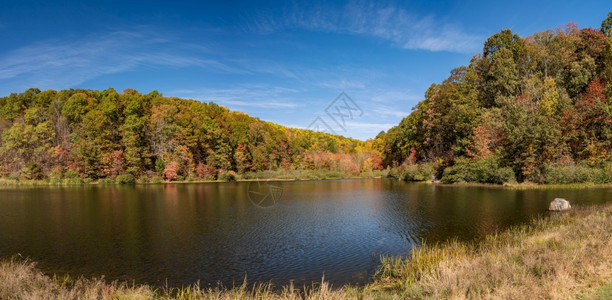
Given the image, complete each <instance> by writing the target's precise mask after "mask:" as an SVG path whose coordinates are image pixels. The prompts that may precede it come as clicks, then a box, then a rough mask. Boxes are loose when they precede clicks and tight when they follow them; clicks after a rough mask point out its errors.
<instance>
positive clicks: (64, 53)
mask: <svg viewBox="0 0 612 300" xmlns="http://www.w3.org/2000/svg"><path fill="white" fill-rule="evenodd" d="M170 45H172V46H173V47H169V46H170ZM170 49H172V51H170ZM182 50H185V49H181V48H180V46H179V47H178V49H177V45H176V44H174V43H173V41H172V40H169V39H166V38H163V37H161V36H159V35H157V34H155V33H153V32H152V31H147V30H142V29H138V30H134V31H113V32H108V33H105V34H96V35H90V36H84V37H80V38H78V39H74V40H67V39H61V40H57V39H56V40H47V41H43V42H38V43H34V44H31V45H28V46H24V47H22V48H18V49H15V50H12V51H10V52H8V53H6V55H4V56H3V57H2V58H1V59H0V79H2V80H9V79H18V81H19V82H20V83H21V84H23V85H26V86H28V85H30V86H38V87H40V88H58V87H65V86H72V85H77V84H79V83H82V82H84V81H86V80H88V79H91V78H95V77H98V76H100V75H105V74H114V73H119V72H123V71H127V70H131V69H134V68H138V67H156V66H164V67H177V68H178V67H188V66H200V67H205V68H207V69H209V70H212V71H218V72H231V73H248V71H247V70H244V69H242V68H240V67H236V66H232V65H229V64H226V63H224V62H222V61H219V60H217V59H213V58H210V59H206V58H202V57H203V55H201V53H200V55H191V53H190V52H189V51H194V50H193V48H189V49H186V50H185V51H182ZM187 50H188V51H187ZM181 51H182V52H181ZM204 57H205V56H204Z"/></svg>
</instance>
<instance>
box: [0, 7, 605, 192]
mask: <svg viewBox="0 0 612 300" xmlns="http://www.w3.org/2000/svg"><path fill="white" fill-rule="evenodd" d="M0 133H1V139H0V176H2V177H5V178H22V179H30V180H48V181H52V180H65V179H74V180H77V181H78V180H81V181H98V180H107V181H108V180H115V179H120V180H126V181H127V182H130V181H133V180H138V181H142V182H148V181H153V180H158V181H161V180H167V181H175V180H188V179H201V180H215V179H217V180H232V179H236V178H249V177H251V178H252V177H255V176H257V174H259V173H261V172H266V171H275V172H279V173H278V174H280V173H282V172H291V171H308V172H319V171H320V172H335V174H342V176H346V177H349V176H359V175H360V174H361V175H364V174H366V175H376V176H396V177H399V178H402V179H404V180H413V181H422V180H431V179H433V178H435V179H440V180H441V181H442V182H446V183H458V182H482V183H505V182H534V183H572V182H595V183H605V182H611V181H612V164H611V163H610V162H611V161H612V14H611V15H609V17H608V18H607V19H606V20H604V21H603V23H602V26H601V29H592V28H583V29H579V28H577V26H576V25H574V24H568V25H567V26H565V27H563V28H558V29H556V30H548V31H544V32H539V33H536V34H533V35H532V36H528V37H520V36H518V35H517V34H515V33H513V32H512V31H510V30H503V31H501V32H499V33H496V34H494V35H492V36H491V37H489V38H488V39H487V40H486V42H485V44H484V47H483V51H482V53H480V54H477V55H475V56H474V57H473V58H472V60H471V61H470V62H469V64H468V65H467V66H463V67H458V68H456V69H454V70H452V71H451V72H450V76H449V77H448V78H447V79H446V80H444V81H443V82H442V83H439V84H432V85H431V87H430V88H429V89H428V90H427V92H426V94H425V99H424V100H423V101H421V102H419V103H418V104H417V105H416V107H414V108H413V111H412V113H411V114H410V115H408V116H406V117H405V118H404V119H403V120H402V121H401V122H400V124H399V125H397V126H395V127H393V128H391V129H390V130H388V131H387V132H381V133H380V134H379V135H378V136H376V137H375V138H374V139H370V140H367V141H360V140H356V139H351V138H345V137H342V136H338V135H330V134H326V133H320V132H313V131H309V130H304V129H295V128H288V127H284V126H281V125H277V124H274V123H271V122H265V121H262V120H259V119H257V118H254V117H251V116H248V115H246V114H244V113H240V112H235V111H230V110H228V109H227V108H225V107H223V106H220V105H217V104H215V103H212V102H211V103H205V102H200V101H195V100H185V99H179V98H173V97H164V96H162V95H161V94H160V93H158V92H156V91H153V92H151V93H148V94H141V93H139V92H138V91H135V90H125V91H123V92H117V91H115V90H114V89H112V88H109V89H106V90H102V91H97V90H81V89H70V90H61V91H54V90H47V91H40V90H38V89H36V88H32V89H29V90H26V91H25V92H22V93H14V94H11V95H9V96H7V97H3V98H0Z"/></svg>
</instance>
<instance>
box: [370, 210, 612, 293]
mask: <svg viewBox="0 0 612 300" xmlns="http://www.w3.org/2000/svg"><path fill="white" fill-rule="evenodd" d="M611 241H612V205H607V206H603V207H602V206H600V207H593V208H588V209H586V208H583V209H577V210H574V211H572V212H569V213H561V214H554V215H553V216H551V217H550V218H546V219H539V220H535V221H534V222H533V223H532V224H531V225H530V226H520V227H515V228H513V229H511V230H508V231H506V232H504V233H502V234H498V235H491V236H489V237H487V238H486V239H485V240H484V241H481V242H479V243H474V244H466V243H458V242H450V243H447V244H444V245H435V246H429V247H422V248H416V249H414V251H413V252H412V256H411V258H409V259H406V260H402V259H397V258H385V259H383V264H382V267H381V269H380V270H379V274H378V276H379V278H378V280H377V281H376V282H375V283H373V284H372V285H370V288H374V289H380V290H386V291H390V292H395V293H399V294H401V295H402V296H403V297H406V298H418V299H422V298H434V299H575V298H583V297H587V296H588V295H589V294H590V292H591V291H592V290H594V289H599V288H600V287H601V286H605V285H606V284H607V283H610V282H612V242H611Z"/></svg>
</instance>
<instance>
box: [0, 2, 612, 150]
mask: <svg viewBox="0 0 612 300" xmlns="http://www.w3.org/2000/svg"><path fill="white" fill-rule="evenodd" d="M3 2H4V3H3V5H2V6H3V8H2V9H1V10H0V40H2V43H0V96H6V95H8V94H10V93H12V92H21V91H24V90H25V89H27V88H29V87H38V88H40V89H42V90H44V89H55V90H60V89H66V88H86V89H105V88H108V87H113V88H115V89H116V90H118V91H122V90H123V89H126V88H134V89H137V90H139V91H141V92H143V93H148V92H150V91H152V90H158V91H159V92H161V93H162V94H164V95H165V96H177V97H182V98H191V99H196V100H201V101H206V102H208V101H213V102H216V103H218V104H221V105H224V106H227V107H228V108H230V109H232V110H237V111H243V112H246V113H248V114H250V115H252V116H255V117H258V118H260V119H262V120H267V121H273V122H276V123H279V124H282V125H286V126H291V127H298V128H307V127H309V126H311V124H313V121H315V120H318V121H316V122H315V123H314V125H312V126H311V128H315V127H316V125H317V124H318V125H320V124H323V123H317V122H319V121H320V120H323V122H324V124H326V125H327V129H326V130H327V131H334V132H335V133H338V134H342V135H345V136H351V137H355V138H359V139H367V138H370V137H374V136H375V135H376V134H377V133H378V132H380V131H381V130H387V129H389V128H390V127H392V126H394V125H396V124H397V123H398V122H399V121H400V120H401V119H402V118H403V117H404V116H406V115H407V114H409V113H410V111H411V108H412V107H413V106H414V105H415V104H416V103H417V102H418V101H420V100H422V98H423V94H424V92H425V90H426V89H427V87H429V85H430V84H431V83H434V82H440V81H442V80H444V79H445V78H446V77H447V76H448V74H449V71H450V70H451V69H453V68H455V67H458V66H461V65H466V64H467V63H469V60H470V58H471V57H472V56H473V55H474V54H476V53H479V52H481V51H482V45H483V43H484V41H485V40H486V38H487V37H488V36H490V35H491V34H494V33H496V32H498V31H500V30H501V29H504V28H510V29H512V31H514V32H516V33H518V34H519V35H521V36H523V37H524V36H528V35H530V34H532V33H535V32H539V31H543V30H546V29H551V28H553V29H554V28H556V27H559V26H562V25H564V24H566V23H568V22H576V23H577V24H578V26H579V27H580V28H582V27H594V28H598V27H599V26H600V24H601V21H602V20H603V19H604V18H605V17H606V15H607V13H608V11H610V10H612V4H611V3H610V2H609V1H590V2H589V1H586V2H585V1H563V2H562V1H542V2H538V1H504V2H503V3H496V1H439V2H434V1H422V2H412V1H405V2H404V1H401V2H400V1H397V2H382V1H371V2H370V1H348V2H331V1H326V2H323V1H321V2H317V1H262V2H259V3H255V2H240V1H228V2H222V1H217V2H216V3H212V1H211V2H210V3H209V2H204V1H201V2H200V1H198V2H182V3H178V2H179V1H173V2H168V3H165V2H156V1H144V2H136V1H40V2H33V1H3ZM125 2H130V3H125ZM175 2H176V3H175ZM341 92H345V93H346V95H347V96H348V97H349V98H350V100H352V101H350V100H347V99H346V98H342V97H341V98H340V99H339V100H338V101H336V102H334V100H335V99H336V98H337V96H338V95H339V94H340V93H341ZM342 101H346V102H342ZM332 102H334V104H333V105H332V106H331V110H330V109H327V108H328V107H330V104H331V103H332ZM339 104H344V105H339ZM347 106H348V107H352V109H351V110H350V111H345V112H344V113H343V114H344V115H345V117H344V122H342V120H341V119H340V118H338V117H337V116H338V115H336V118H335V121H334V119H333V118H331V117H332V116H334V115H333V114H332V115H331V116H330V115H329V114H327V113H326V109H327V112H333V111H334V108H336V107H340V108H341V107H347ZM336 112H337V111H336ZM336 121H337V122H336ZM317 128H319V129H320V130H322V129H325V128H326V126H318V127H317Z"/></svg>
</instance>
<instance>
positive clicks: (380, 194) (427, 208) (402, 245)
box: [0, 179, 612, 286]
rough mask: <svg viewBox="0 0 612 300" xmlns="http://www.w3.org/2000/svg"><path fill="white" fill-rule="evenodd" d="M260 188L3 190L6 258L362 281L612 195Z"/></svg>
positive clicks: (217, 278) (54, 267) (115, 273)
mask: <svg viewBox="0 0 612 300" xmlns="http://www.w3.org/2000/svg"><path fill="white" fill-rule="evenodd" d="M256 184H257V183H246V182H241V183H199V184H161V185H148V186H135V187H116V186H109V187H104V186H85V187H63V188H31V189H14V190H13V189H2V190H0V257H10V256H12V255H15V254H17V253H20V254H21V255H23V256H24V257H30V258H32V259H33V260H35V261H37V262H39V266H40V267H41V268H42V269H43V270H44V271H46V272H52V273H69V274H71V275H76V276H78V275H86V276H101V275H105V277H106V278H108V279H121V280H129V281H136V282H137V283H149V284H153V285H158V286H162V285H165V284H166V282H167V283H168V284H169V285H171V286H175V285H181V284H191V283H193V282H196V281H198V280H199V281H200V282H201V283H202V285H203V286H205V285H208V284H211V285H216V283H217V282H222V283H223V284H225V285H226V286H232V284H233V282H236V283H241V282H242V280H243V279H244V276H245V275H247V279H248V281H249V282H253V281H272V282H274V283H275V284H286V283H288V280H289V279H291V280H293V281H294V282H295V283H296V284H299V285H300V286H301V285H302V284H308V285H310V283H311V282H313V281H319V280H320V279H321V277H322V276H323V275H325V279H326V280H328V281H331V282H332V283H333V284H334V285H340V284H344V283H352V284H363V283H366V282H368V280H370V278H371V276H372V274H373V272H374V270H375V269H376V267H377V265H378V262H379V256H380V255H382V254H384V255H402V254H407V253H408V252H409V251H410V249H411V247H412V246H414V245H418V244H420V243H421V241H422V240H426V241H427V242H428V243H434V242H438V241H445V240H447V239H449V238H458V239H460V240H473V239H478V238H481V237H483V236H484V235H486V234H488V233H491V232H494V231H496V230H500V229H504V228H507V227H508V226H510V225H514V224H519V223H523V222H526V221H528V220H529V219H530V218H531V217H533V216H535V215H538V214H547V212H546V208H547V207H548V203H549V202H550V201H551V200H552V199H553V198H555V197H563V198H566V199H568V200H569V201H570V202H571V203H572V205H591V204H600V203H604V202H606V201H609V200H611V199H612V189H611V188H594V189H581V190H580V189H579V190H571V189H558V190H506V189H501V188H483V187H449V186H435V185H429V184H414V183H402V182H398V181H395V180H388V179H364V180H334V181H300V182H274V183H268V185H266V184H265V183H261V184H260V185H256ZM268 191H271V192H272V194H268V193H267V192H268ZM266 196H269V197H266ZM272 196H273V197H272ZM271 200H276V201H271ZM254 204H259V206H257V205H254Z"/></svg>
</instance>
